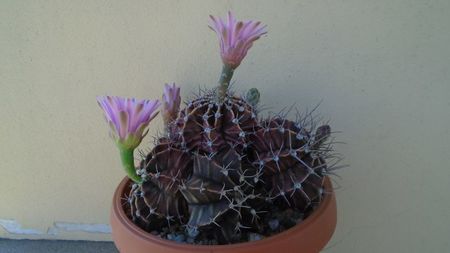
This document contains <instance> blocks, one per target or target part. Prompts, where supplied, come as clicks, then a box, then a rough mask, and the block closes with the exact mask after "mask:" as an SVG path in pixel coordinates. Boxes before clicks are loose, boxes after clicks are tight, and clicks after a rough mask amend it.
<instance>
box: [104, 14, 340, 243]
mask: <svg viewBox="0 0 450 253" xmlns="http://www.w3.org/2000/svg"><path fill="white" fill-rule="evenodd" d="M210 27H211V28H212V29H213V30H214V31H215V32H216V33H217V36H218V38H219V42H220V54H221V57H222V62H223V64H224V65H223V70H222V74H221V75H220V78H219V84H218V86H217V87H216V88H213V89H210V90H203V91H201V92H199V94H198V95H197V96H196V97H194V98H193V99H191V100H189V101H187V102H186V104H185V106H184V108H180V101H181V97H180V88H179V87H178V86H176V85H175V84H172V85H168V84H166V86H165V88H164V94H163V96H162V103H160V102H159V101H157V100H136V99H123V98H119V97H108V96H107V97H99V98H98V102H99V105H100V106H101V108H102V109H103V110H104V112H105V115H106V119H107V121H108V122H109V124H110V126H111V129H112V136H113V138H114V139H115V140H116V142H117V144H118V147H119V150H120V153H121V157H122V162H123V165H124V168H125V170H126V172H127V174H128V176H129V177H130V178H131V179H132V180H133V181H134V182H133V183H132V185H131V186H130V189H131V190H130V194H129V196H128V197H127V198H126V200H124V206H125V209H126V210H127V211H128V213H129V216H130V219H132V220H133V221H134V222H135V223H136V224H137V225H138V226H139V227H141V228H142V229H144V230H146V231H148V232H150V233H153V234H157V235H159V236H160V237H163V238H167V239H171V240H176V241H181V242H188V243H197V244H227V243H234V242H244V241H248V240H255V238H256V239H261V238H263V237H265V236H268V235H271V234H275V233H277V232H280V231H282V230H283V229H287V228H289V227H290V226H293V225H295V223H296V222H299V221H301V219H302V218H305V217H306V216H307V215H308V214H309V213H311V212H312V211H313V210H314V208H315V207H316V206H317V205H318V204H319V203H320V201H321V199H322V197H323V195H324V194H326V192H325V191H324V187H323V184H324V178H325V176H326V175H328V174H329V173H331V171H332V170H333V169H335V168H336V167H337V166H336V165H335V164H331V165H330V163H329V162H328V163H327V160H329V158H332V157H333V154H332V151H333V149H332V141H330V140H329V137H330V134H331V129H330V127H329V126H328V125H318V124H316V121H317V120H316V119H315V118H314V117H313V116H312V112H307V113H305V114H303V115H301V114H299V113H298V114H297V117H296V118H295V119H294V120H290V119H288V118H287V115H288V113H287V112H281V113H279V114H276V115H272V116H265V117H263V116H260V107H259V105H258V103H259V100H260V93H259V91H258V90H257V89H256V88H252V89H250V90H249V91H248V92H247V93H246V95H244V96H239V95H238V94H236V93H234V92H233V91H232V90H231V89H230V88H229V84H230V81H231V78H232V75H233V72H234V70H235V69H236V68H237V67H238V66H239V65H240V64H241V62H242V60H243V58H244V57H245V56H246V54H247V52H248V50H249V49H250V48H251V46H252V45H253V42H254V41H256V40H257V39H259V38H260V37H261V36H262V35H264V34H266V26H263V25H262V24H261V23H260V22H255V21H237V20H236V19H235V18H234V16H233V14H232V13H231V12H230V13H228V19H227V20H226V21H223V20H222V19H220V18H216V17H213V16H211V24H210ZM160 104H162V108H161V115H162V116H163V122H164V126H165V128H164V134H163V135H162V136H160V137H158V138H155V145H154V147H153V148H152V149H151V150H150V152H148V153H147V154H145V153H143V152H141V156H142V160H141V162H140V164H139V165H138V166H137V167H135V164H134V159H133V152H134V149H136V147H137V146H138V145H139V144H140V142H141V140H142V138H143V137H144V136H145V133H146V132H144V131H145V128H146V127H147V125H148V124H149V122H150V121H151V120H152V119H153V118H154V117H155V116H156V114H157V112H156V110H157V108H158V107H159V106H160ZM255 235H256V236H255Z"/></svg>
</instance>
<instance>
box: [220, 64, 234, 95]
mask: <svg viewBox="0 0 450 253" xmlns="http://www.w3.org/2000/svg"><path fill="white" fill-rule="evenodd" d="M233 73H234V69H233V68H232V67H230V66H229V65H227V64H224V65H223V67H222V74H220V78H219V88H218V98H219V101H220V102H222V101H223V100H224V99H225V97H226V95H227V91H228V86H229V85H230V81H231V77H233Z"/></svg>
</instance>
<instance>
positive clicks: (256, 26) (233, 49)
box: [209, 12, 267, 69]
mask: <svg viewBox="0 0 450 253" xmlns="http://www.w3.org/2000/svg"><path fill="white" fill-rule="evenodd" d="M210 17H211V24H210V26H209V27H210V28H211V29H212V30H213V31H215V32H216V34H217V37H218V38H219V42H220V54H221V56H222V61H223V63H224V64H225V65H228V66H230V67H231V68H232V69H236V68H237V67H238V66H239V64H241V61H242V59H244V57H245V55H247V52H248V50H249V49H250V48H251V47H252V45H253V42H254V41H255V40H257V39H259V38H260V37H261V36H262V35H264V34H266V33H267V31H266V26H263V25H262V24H261V22H257V21H251V20H249V21H237V20H236V19H235V17H234V16H233V14H232V13H231V12H228V21H227V22H226V23H225V22H224V21H223V20H222V19H221V18H215V17H213V16H210Z"/></svg>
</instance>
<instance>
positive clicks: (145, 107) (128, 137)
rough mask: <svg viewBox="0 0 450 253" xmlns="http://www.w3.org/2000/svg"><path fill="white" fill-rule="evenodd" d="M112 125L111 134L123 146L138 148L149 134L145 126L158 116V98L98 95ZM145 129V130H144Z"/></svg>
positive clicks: (98, 100)
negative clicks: (141, 98) (143, 98)
mask: <svg viewBox="0 0 450 253" xmlns="http://www.w3.org/2000/svg"><path fill="white" fill-rule="evenodd" d="M97 102H98V104H99V105H100V107H101V108H102V109H103V111H104V113H105V118H106V121H107V122H108V123H109V125H110V127H111V136H112V137H113V139H114V140H115V141H116V142H117V144H118V145H119V146H120V147H121V148H126V149H134V148H136V147H137V146H138V145H139V144H140V143H141V141H142V139H143V138H144V136H145V135H146V134H147V132H148V130H147V131H145V128H146V127H147V126H148V124H149V123H150V121H151V120H152V119H153V118H155V117H156V115H157V114H158V112H157V111H156V110H157V109H158V107H159V106H160V102H159V101H158V100H137V99H135V98H121V97H115V96H100V97H97ZM144 131H145V132H144Z"/></svg>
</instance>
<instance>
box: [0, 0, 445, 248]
mask: <svg viewBox="0 0 450 253" xmlns="http://www.w3.org/2000/svg"><path fill="white" fill-rule="evenodd" d="M228 9H231V10H234V11H235V12H236V13H237V15H238V17H243V18H256V19H260V20H262V21H264V22H265V23H266V24H268V26H269V34H268V36H267V37H265V38H263V39H261V40H260V41H258V42H257V43H256V44H255V46H254V48H252V49H251V51H250V53H249V56H248V57H247V59H246V60H245V62H244V63H243V64H242V66H241V67H240V68H239V70H238V71H237V73H236V75H235V77H236V78H235V80H236V81H237V83H236V87H238V88H240V89H242V90H245V89H248V88H250V87H253V86H256V87H258V88H259V89H260V91H261V92H262V102H263V103H264V104H266V105H270V106H273V109H274V110H279V109H281V108H282V107H284V106H287V105H290V104H291V103H292V102H294V101H295V102H296V104H297V105H298V106H299V107H301V108H302V107H306V106H313V105H315V104H316V103H318V102H319V101H320V100H321V99H323V103H322V105H321V107H320V112H321V113H322V114H323V115H324V116H325V118H329V119H331V122H332V125H333V127H334V129H335V130H339V131H342V132H343V133H341V134H339V135H338V139H339V140H342V141H345V142H347V145H341V146H339V147H338V148H339V150H340V152H342V153H343V155H345V157H346V161H345V162H346V163H349V164H351V167H350V168H347V169H344V170H342V171H340V173H339V174H340V175H341V176H342V180H337V184H336V185H339V188H338V190H337V197H338V205H339V222H338V228H337V232H336V234H335V236H334V238H333V240H332V242H330V246H329V249H328V250H327V251H326V252H346V253H347V252H448V251H449V250H450V245H449V242H448V238H449V236H450V195H449V193H450V158H449V157H450V132H449V128H450V99H449V97H450V82H449V80H450V67H449V66H450V47H449V45H450V28H449V27H450V14H449V13H450V1H448V0H434V1H425V0H420V1H419V0H378V1H369V0H366V1H357V0H328V1H322V0H308V1H306V0H292V1H256V0H254V1H187V0H185V1H175V0H171V1H167V0H166V1H13V0H11V1H5V0H1V1H0V105H1V106H0V119H1V124H0V154H1V159H0V224H3V225H0V236H1V237H10V238H67V239H92V240H104V239H110V236H109V234H101V233H98V232H95V233H86V232H82V231H83V230H87V229H94V230H100V231H104V228H103V227H101V224H106V223H108V214H109V206H110V199H111V196H112V192H113V190H114V188H115V186H116V185H117V183H118V182H119V180H120V179H121V178H122V177H123V176H124V174H123V173H122V171H121V170H120V164H119V160H118V156H117V154H116V148H115V147H114V145H113V144H112V141H111V140H110V139H109V138H108V135H107V126H106V124H105V122H104V121H103V119H102V114H101V111H100V109H99V108H98V107H97V105H96V102H95V96H96V95H100V94H114V95H121V96H137V97H140V98H144V97H149V98H156V97H159V96H160V94H161V91H162V85H163V83H164V82H170V81H175V82H177V83H179V84H181V85H182V90H183V96H184V98H187V97H188V95H189V93H190V92H192V91H194V90H195V89H196V88H197V87H198V86H199V85H207V86H212V85H214V84H215V82H216V79H217V77H218V72H219V69H220V67H221V66H220V60H219V57H218V45H217V41H216V38H215V35H214V34H213V32H212V31H210V30H209V29H208V28H207V26H206V22H207V20H208V14H214V15H224V14H225V12H226V11H227V10H228ZM160 126H161V123H160V122H156V123H154V124H152V127H151V133H156V131H157V130H158V129H159V128H160ZM149 142H150V139H149V138H147V139H146V141H144V144H145V145H143V147H149ZM8 222H9V223H8ZM55 222H57V223H56V224H55ZM65 223H73V224H68V225H67V224H65ZM66 225H67V226H66ZM16 226H21V227H16ZM64 227H66V229H64ZM6 228H8V230H9V231H12V232H14V233H16V234H14V233H9V232H7V230H6ZM70 229H73V230H75V231H72V232H70V231H66V230H70ZM23 233H28V234H26V235H24V234H23Z"/></svg>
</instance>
